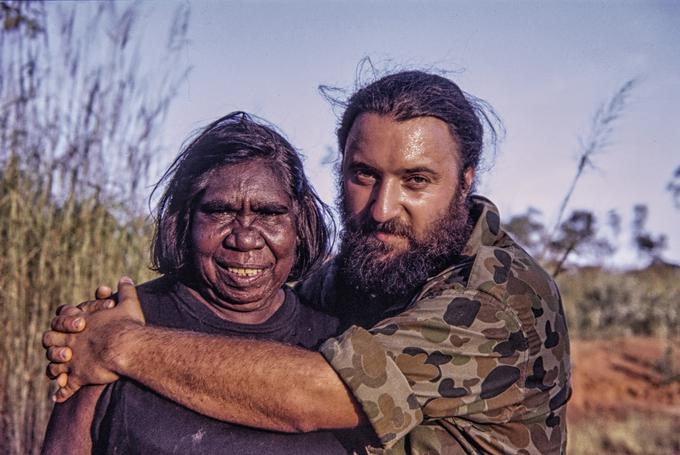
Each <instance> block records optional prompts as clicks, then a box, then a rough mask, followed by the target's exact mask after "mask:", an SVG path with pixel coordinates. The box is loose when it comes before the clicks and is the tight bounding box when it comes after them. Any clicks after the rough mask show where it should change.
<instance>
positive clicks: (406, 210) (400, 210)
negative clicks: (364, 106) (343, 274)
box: [340, 113, 474, 288]
mask: <svg viewBox="0 0 680 455" xmlns="http://www.w3.org/2000/svg"><path fill="white" fill-rule="evenodd" d="M459 161H460V148H459V145H458V143H457V142H456V140H455V139H454V137H453V136H452V135H451V132H450V131H449V128H448V126H447V125H446V123H444V122H443V121H441V120H439V119H437V118H435V117H417V118H413V119H410V120H405V121H397V120H395V119H393V118H392V117H390V116H383V115H379V114H374V113H364V114H361V115H360V116H359V117H357V119H356V120H355V122H354V124H353V125H352V128H351V130H350V132H349V135H348V138H347V145H346V147H345V153H344V158H343V163H342V174H341V183H342V188H341V194H342V209H343V215H344V221H345V231H344V233H343V248H342V251H341V253H340V257H341V259H342V260H343V261H345V269H349V268H357V267H358V268H364V270H363V272H361V275H366V274H371V273H380V274H383V277H384V274H386V273H390V272H398V273H397V274H401V273H410V272H411V270H410V269H412V268H416V267H417V268H422V267H427V268H429V266H430V265H432V264H431V263H432V262H433V261H434V262H437V261H439V262H441V261H442V260H445V259H446V258H450V257H451V255H452V254H453V255H455V254H457V253H459V252H460V249H461V248H462V246H463V245H464V243H465V240H467V234H469V231H468V229H467V228H468V210H467V205H466V203H465V201H466V200H467V196H468V192H469V188H470V187H471V184H472V180H473V178H474V171H472V170H469V171H468V172H465V173H464V174H463V182H461V179H460V178H459V175H460V165H459ZM364 256H370V257H365V258H364V259H362V257H364ZM433 266H435V267H440V266H441V264H437V265H433ZM401 269H403V270H401ZM346 271H347V272H349V273H350V274H352V273H354V272H352V271H349V270H346ZM431 272H432V270H420V271H418V274H419V277H418V278H414V280H415V281H423V274H425V275H424V276H425V278H426V277H427V273H431ZM356 278H357V279H364V278H361V277H356ZM394 278H395V280H397V281H399V280H398V277H397V276H395V277H394ZM404 284H406V285H410V286H414V285H416V283H404ZM368 287H369V288H371V286H368Z"/></svg>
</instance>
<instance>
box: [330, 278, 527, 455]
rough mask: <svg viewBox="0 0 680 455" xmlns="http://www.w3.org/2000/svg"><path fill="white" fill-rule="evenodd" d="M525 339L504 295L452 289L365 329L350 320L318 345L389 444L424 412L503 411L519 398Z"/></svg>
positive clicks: (479, 414) (474, 415)
mask: <svg viewBox="0 0 680 455" xmlns="http://www.w3.org/2000/svg"><path fill="white" fill-rule="evenodd" d="M525 341H526V338H525V337H524V336H523V335H522V333H521V329H520V323H519V321H518V319H517V316H516V314H515V313H514V312H513V311H511V310H510V309H509V308H507V306H506V305H505V304H504V303H502V302H499V301H498V300H496V299H495V298H493V297H491V296H490V295H488V294H485V293H483V292H479V291H470V290H468V291H462V290H461V291H454V290H453V289H449V290H445V291H442V292H439V293H437V295H430V296H428V297H424V298H421V299H420V300H418V301H417V302H416V304H415V305H414V306H413V307H412V308H410V309H408V310H407V311H405V312H403V313H401V314H399V315H398V316H395V317H393V318H389V319H386V320H383V321H381V322H380V323H379V324H377V325H376V326H375V327H373V328H372V329H370V330H364V329H362V328H359V327H356V326H354V327H351V328H350V329H348V330H347V331H346V332H345V333H343V334H342V335H341V336H339V337H337V338H333V339H330V340H328V341H327V342H326V343H325V344H324V345H323V346H322V347H321V353H322V354H323V355H324V356H325V358H326V359H327V360H328V361H329V363H330V364H331V366H332V367H333V368H334V369H335V371H336V372H337V373H338V374H339V375H340V377H341V378H342V379H343V381H344V382H345V383H346V384H347V385H348V387H349V388H350V389H351V390H352V392H353V394H354V396H355V397H356V399H357V400H358V402H359V403H360V404H361V406H362V407H363V410H364V412H365V413H366V415H367V417H368V419H369V420H370V422H371V424H372V425H373V428H374V430H375V432H376V434H377V436H378V437H379V439H380V441H381V442H382V444H383V445H384V446H385V447H390V446H392V445H393V444H395V443H396V442H397V441H398V440H399V439H400V438H401V437H403V436H404V435H406V434H407V433H408V432H409V431H410V430H411V429H413V428H414V427H415V426H416V425H418V424H419V423H420V422H421V421H423V420H432V419H438V418H445V417H454V416H466V419H469V420H471V421H477V422H489V421H496V420H495V419H498V418H503V417H507V416H503V415H501V414H503V413H507V412H510V409H511V407H510V406H509V405H511V404H513V403H519V402H521V400H522V390H521V387H520V384H523V383H524V378H525V375H526V364H527V347H526V345H525Z"/></svg>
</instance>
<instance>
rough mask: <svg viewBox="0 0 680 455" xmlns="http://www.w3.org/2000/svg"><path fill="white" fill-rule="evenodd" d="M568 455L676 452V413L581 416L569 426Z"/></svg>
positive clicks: (679, 423) (679, 442) (679, 449)
mask: <svg viewBox="0 0 680 455" xmlns="http://www.w3.org/2000/svg"><path fill="white" fill-rule="evenodd" d="M567 452H568V453H569V454H570V455H603V454H608V455H676V454H678V453H680V417H677V416H676V417H672V416H650V415H642V414H632V415H629V416H627V417H624V418H622V419H617V420H612V419H611V418H606V417H595V418H590V419H584V420H582V421H580V422H577V423H573V424H572V425H571V426H570V427H569V442H568V446H567Z"/></svg>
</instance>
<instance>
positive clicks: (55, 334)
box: [42, 277, 144, 403]
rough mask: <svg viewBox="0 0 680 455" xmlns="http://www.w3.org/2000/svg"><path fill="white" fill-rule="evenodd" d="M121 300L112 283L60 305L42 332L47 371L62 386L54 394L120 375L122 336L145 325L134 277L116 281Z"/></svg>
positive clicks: (65, 395) (59, 397)
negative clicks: (89, 295) (92, 294)
mask: <svg viewBox="0 0 680 455" xmlns="http://www.w3.org/2000/svg"><path fill="white" fill-rule="evenodd" d="M116 300H117V301H118V304H116V302H115V300H114V299H113V295H112V290H111V288H109V287H106V286H101V287H99V288H97V291H96V293H95V300H90V301H87V302H83V303H81V304H80V305H78V306H73V305H63V306H61V307H59V308H58V309H57V316H56V317H54V318H53V319H52V322H51V324H50V325H51V328H52V330H48V331H47V332H45V333H44V334H43V340H42V341H43V346H44V347H45V349H46V351H47V359H48V360H49V361H50V363H49V365H48V366H47V376H48V377H49V378H50V379H53V380H56V382H57V385H58V386H59V389H58V390H57V391H56V392H55V394H54V396H53V399H54V401H56V402H59V403H61V402H64V401H66V400H68V399H69V398H70V397H71V396H72V395H73V394H74V393H76V392H77V391H78V389H80V388H81V387H82V386H84V385H90V384H108V383H110V382H114V381H116V380H117V379H118V373H117V371H116V370H117V365H118V362H120V361H121V358H120V357H121V353H120V350H121V345H120V342H119V337H120V336H121V334H122V333H123V332H124V331H126V330H129V329H130V328H135V327H139V326H140V325H143V324H144V314H143V313H142V309H141V306H140V304H139V298H138V296H137V291H136V289H135V285H134V283H133V281H132V280H131V279H130V278H128V277H123V278H121V279H120V281H119V282H118V295H117V299H116Z"/></svg>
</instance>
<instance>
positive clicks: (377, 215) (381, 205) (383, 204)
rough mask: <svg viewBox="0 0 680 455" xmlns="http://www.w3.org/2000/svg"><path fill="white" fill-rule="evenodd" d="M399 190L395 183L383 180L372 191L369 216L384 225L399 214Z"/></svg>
mask: <svg viewBox="0 0 680 455" xmlns="http://www.w3.org/2000/svg"><path fill="white" fill-rule="evenodd" d="M401 208H402V207H401V189H400V187H399V184H398V183H397V182H393V181H389V180H383V181H382V182H380V183H379V184H378V185H376V186H375V187H374V189H373V202H372V204H371V216H372V217H373V220H374V221H376V222H378V223H384V222H386V221H389V220H391V219H393V218H397V217H398V216H399V215H400V214H401Z"/></svg>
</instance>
